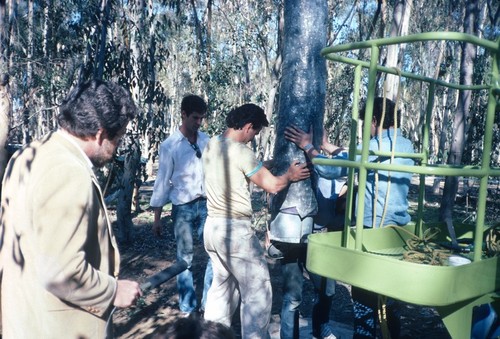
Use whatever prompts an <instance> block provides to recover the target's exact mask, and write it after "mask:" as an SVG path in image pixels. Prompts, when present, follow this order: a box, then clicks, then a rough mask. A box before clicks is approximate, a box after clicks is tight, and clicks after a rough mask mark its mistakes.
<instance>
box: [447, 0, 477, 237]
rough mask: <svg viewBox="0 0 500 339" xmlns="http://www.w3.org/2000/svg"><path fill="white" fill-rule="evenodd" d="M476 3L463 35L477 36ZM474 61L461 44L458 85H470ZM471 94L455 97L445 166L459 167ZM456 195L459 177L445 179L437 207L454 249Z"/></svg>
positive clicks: (467, 12)
mask: <svg viewBox="0 0 500 339" xmlns="http://www.w3.org/2000/svg"><path fill="white" fill-rule="evenodd" d="M478 5H479V1H478V0H471V1H468V2H467V5H466V10H465V18H464V32H465V33H468V34H476V35H477V29H478V13H479V7H478ZM475 58H476V49H475V47H474V45H472V44H469V43H464V44H462V53H461V62H460V83H461V84H463V85H471V84H472V75H473V66H474V60H475ZM471 95H472V93H471V91H470V90H464V91H460V93H459V95H458V105H457V110H456V113H455V117H454V119H453V139H452V142H451V148H450V151H449V154H448V164H450V165H457V164H461V163H462V155H463V151H464V147H465V142H466V140H465V139H466V138H465V137H466V134H465V133H466V130H467V126H466V125H467V120H468V118H469V110H470V104H471ZM457 191H458V177H451V176H449V177H446V180H445V185H444V190H443V198H442V201H441V207H440V217H441V220H442V221H444V222H445V223H446V225H447V227H448V231H449V233H450V236H451V238H452V241H453V243H454V245H457V241H456V235H455V230H454V227H453V206H454V204H455V197H456V194H457Z"/></svg>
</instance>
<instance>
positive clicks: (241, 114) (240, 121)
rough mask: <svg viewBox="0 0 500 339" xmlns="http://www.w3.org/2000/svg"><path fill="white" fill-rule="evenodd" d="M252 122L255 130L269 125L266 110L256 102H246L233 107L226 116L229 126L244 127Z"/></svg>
mask: <svg viewBox="0 0 500 339" xmlns="http://www.w3.org/2000/svg"><path fill="white" fill-rule="evenodd" d="M248 123H251V124H252V128H253V129H255V130H258V129H261V128H262V127H267V126H269V121H267V118H266V114H265V113H264V110H263V109H262V108H260V107H259V106H257V105H255V104H245V105H242V106H239V107H237V108H235V109H233V110H232V111H231V112H229V114H228V115H227V117H226V124H227V127H228V128H234V129H242V128H243V126H245V125H246V124H248Z"/></svg>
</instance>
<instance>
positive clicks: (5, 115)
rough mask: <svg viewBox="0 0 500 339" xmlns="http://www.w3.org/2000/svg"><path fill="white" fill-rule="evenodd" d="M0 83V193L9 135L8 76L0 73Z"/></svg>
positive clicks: (6, 159)
mask: <svg viewBox="0 0 500 339" xmlns="http://www.w3.org/2000/svg"><path fill="white" fill-rule="evenodd" d="M0 80H1V83H0V193H1V192H2V178H3V174H4V171H5V167H6V166H7V161H8V158H9V156H8V152H7V148H6V146H7V139H8V136H9V117H10V98H9V78H8V76H7V75H6V74H3V75H2V79H0Z"/></svg>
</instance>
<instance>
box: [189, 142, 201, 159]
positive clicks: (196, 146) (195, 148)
mask: <svg viewBox="0 0 500 339" xmlns="http://www.w3.org/2000/svg"><path fill="white" fill-rule="evenodd" d="M191 147H192V148H193V149H194V151H195V152H196V157H197V158H198V159H199V158H201V150H200V148H199V147H198V144H196V143H194V144H191Z"/></svg>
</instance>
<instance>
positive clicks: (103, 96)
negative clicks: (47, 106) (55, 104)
mask: <svg viewBox="0 0 500 339" xmlns="http://www.w3.org/2000/svg"><path fill="white" fill-rule="evenodd" d="M136 112H137V108H136V106H135V104H134V102H133V101H132V98H131V96H130V93H129V92H128V91H126V90H125V89H124V88H123V87H121V86H119V85H117V84H114V83H111V82H106V81H101V80H92V81H89V82H87V83H84V84H81V85H78V86H76V87H75V88H73V90H71V91H70V93H69V95H68V96H67V97H66V99H65V100H64V101H63V103H62V104H61V106H60V107H59V115H58V117H57V121H58V123H59V126H60V127H61V128H63V129H65V130H66V131H68V132H69V133H71V134H73V135H75V136H77V137H88V136H94V135H96V134H97V131H98V130H99V129H100V128H102V129H104V130H105V131H106V133H107V134H108V136H109V137H110V138H114V137H115V136H116V135H117V133H118V132H119V131H120V130H122V129H123V127H124V126H126V125H127V123H128V122H129V121H130V120H132V119H133V118H134V117H135V115H136Z"/></svg>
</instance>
